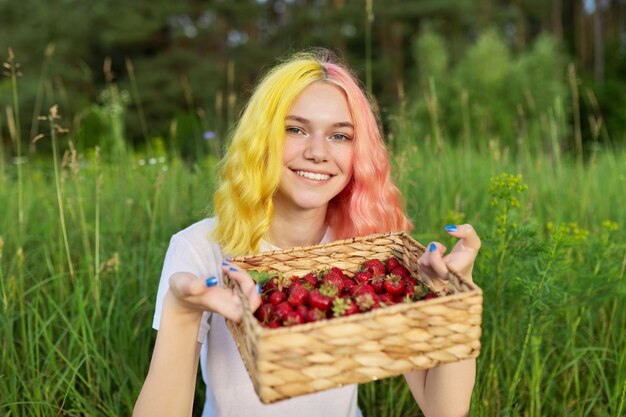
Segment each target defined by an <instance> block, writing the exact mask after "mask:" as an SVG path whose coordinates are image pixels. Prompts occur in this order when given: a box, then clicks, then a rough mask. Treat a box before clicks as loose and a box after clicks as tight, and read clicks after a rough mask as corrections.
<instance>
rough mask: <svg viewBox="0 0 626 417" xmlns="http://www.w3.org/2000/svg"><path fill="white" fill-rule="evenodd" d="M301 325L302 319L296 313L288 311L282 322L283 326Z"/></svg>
mask: <svg viewBox="0 0 626 417" xmlns="http://www.w3.org/2000/svg"><path fill="white" fill-rule="evenodd" d="M302 323H304V317H302V316H301V315H300V313H298V312H297V311H290V312H289V313H287V315H286V316H285V319H284V320H283V326H294V325H296V324H302Z"/></svg>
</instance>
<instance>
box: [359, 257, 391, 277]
mask: <svg viewBox="0 0 626 417" xmlns="http://www.w3.org/2000/svg"><path fill="white" fill-rule="evenodd" d="M363 270H366V271H368V272H369V273H370V274H372V276H376V275H386V274H387V270H386V269H385V265H384V264H383V263H382V261H381V260H380V259H370V260H368V261H365V262H363Z"/></svg>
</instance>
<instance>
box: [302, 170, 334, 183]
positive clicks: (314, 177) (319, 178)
mask: <svg viewBox="0 0 626 417" xmlns="http://www.w3.org/2000/svg"><path fill="white" fill-rule="evenodd" d="M293 172H295V173H296V175H299V176H301V177H304V178H308V179H310V180H315V181H327V180H329V179H330V178H331V177H332V176H331V175H328V174H319V173H316V172H308V171H293Z"/></svg>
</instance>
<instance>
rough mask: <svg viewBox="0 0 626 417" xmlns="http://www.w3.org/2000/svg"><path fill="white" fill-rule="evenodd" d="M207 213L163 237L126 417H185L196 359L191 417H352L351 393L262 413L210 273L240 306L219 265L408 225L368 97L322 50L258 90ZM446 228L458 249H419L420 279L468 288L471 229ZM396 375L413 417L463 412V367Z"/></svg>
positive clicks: (227, 268) (475, 241)
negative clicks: (142, 370)
mask: <svg viewBox="0 0 626 417" xmlns="http://www.w3.org/2000/svg"><path fill="white" fill-rule="evenodd" d="M214 206H215V217H213V218H209V219H204V220H201V221H199V222H198V223H195V224H193V225H191V226H190V227H188V228H186V229H185V230H182V231H181V232H178V233H177V234H175V235H174V236H173V237H172V239H171V241H170V246H169V248H168V251H167V254H166V257H165V262H164V266H163V272H162V274H161V281H160V284H159V290H158V294H157V302H156V311H155V315H154V321H153V327H154V328H155V329H157V330H158V332H157V338H156V344H155V347H154V352H153V356H152V361H151V363H150V369H149V372H148V375H147V377H146V381H145V383H144V386H143V388H142V390H141V393H140V395H139V398H138V400H137V403H136V405H135V410H134V415H135V416H189V415H191V412H192V407H193V399H194V392H195V382H196V372H197V366H198V362H200V364H201V369H202V377H203V380H204V382H205V383H206V400H205V404H204V409H203V414H202V415H203V417H207V416H224V417H236V416H246V417H248V416H255V417H256V416H311V417H313V416H325V417H331V416H342V417H355V416H359V415H361V412H360V410H359V408H358V405H357V386H356V385H352V386H346V387H342V388H338V389H333V390H327V391H322V392H318V393H314V394H309V395H305V396H301V397H296V398H292V399H289V400H285V401H281V402H278V403H274V404H269V405H265V404H263V403H261V402H260V401H259V399H258V397H257V396H256V394H255V392H254V389H253V386H252V383H251V381H250V379H249V377H248V375H247V373H246V370H245V368H244V365H243V362H242V360H241V357H240V356H239V353H238V350H237V348H236V345H235V343H234V341H233V338H232V336H231V335H230V333H229V331H228V329H227V327H226V324H225V321H224V319H225V318H228V319H231V320H235V321H239V320H241V315H242V310H241V300H240V299H239V298H238V297H237V296H236V295H235V294H234V293H233V292H232V291H231V290H229V289H227V288H225V287H223V286H222V276H223V274H227V275H228V276H229V277H230V278H232V279H233V280H235V281H236V282H237V283H238V284H239V286H240V287H241V289H242V291H243V293H244V294H245V296H246V297H247V298H248V301H249V303H250V305H251V307H252V308H253V309H256V308H258V306H259V305H260V303H261V299H260V296H259V294H258V289H257V286H256V284H255V283H254V281H253V280H252V279H251V277H250V276H249V275H248V274H247V273H246V272H245V271H243V270H240V269H239V268H237V267H236V266H233V265H230V264H229V263H228V262H227V261H225V260H226V259H227V258H229V257H232V256H237V255H247V254H251V253H258V252H260V251H268V250H277V249H285V248H291V247H295V246H308V245H315V244H318V243H325V242H328V241H331V240H337V239H347V238H350V237H354V236H363V235H368V234H371V233H381V232H393V231H402V230H404V231H409V230H411V229H412V224H411V222H410V220H409V219H408V218H407V217H406V215H405V214H404V212H403V211H402V208H401V198H400V195H399V192H398V189H397V187H396V186H395V185H394V184H393V183H392V181H391V178H390V172H389V159H388V154H387V151H386V149H385V145H384V142H383V140H382V137H381V134H380V129H379V127H378V123H377V119H376V116H375V114H374V112H373V111H372V106H371V105H370V102H369V100H368V97H367V95H366V94H365V93H364V91H363V89H362V88H361V87H360V85H359V83H358V82H357V80H356V78H355V77H354V76H353V75H352V74H351V72H350V71H349V70H348V69H347V68H346V67H345V66H344V65H343V64H341V63H340V62H339V61H337V60H336V59H335V58H334V57H333V56H332V55H331V54H330V53H328V52H327V51H316V52H312V53H300V54H296V55H294V56H293V57H292V58H291V59H289V60H287V61H285V62H283V63H281V64H279V65H278V66H276V67H275V68H274V69H272V70H271V71H270V72H269V73H268V74H267V75H266V76H265V77H264V78H263V79H262V80H261V82H260V83H259V85H258V86H257V88H256V90H255V92H254V94H253V95H252V97H251V98H250V101H249V102H248V104H247V106H246V108H245V110H244V112H243V113H242V116H241V118H240V120H239V122H238V124H237V126H236V129H235V130H234V132H233V134H232V137H231V140H230V145H229V148H228V151H227V152H226V155H225V157H224V160H223V161H222V163H221V165H220V185H219V188H218V190H217V191H216V193H215V205H214ZM446 230H447V231H448V233H450V234H451V235H452V236H455V237H457V238H459V239H460V240H459V242H458V243H457V245H455V247H454V248H453V249H452V251H451V252H450V253H449V254H448V255H445V256H444V253H445V251H446V248H445V247H444V246H443V245H441V244H440V243H437V242H433V243H431V244H430V245H429V250H428V251H427V252H426V253H425V254H424V255H423V256H422V257H421V258H420V260H419V267H420V273H421V274H425V275H427V276H428V277H430V278H431V279H433V280H436V279H444V278H443V277H446V276H447V273H448V270H449V268H450V269H454V270H455V271H457V272H459V273H460V274H461V275H463V276H464V277H465V278H466V279H470V280H471V273H472V267H473V264H474V259H475V257H476V254H477V252H478V249H479V248H480V240H479V238H478V236H477V235H476V233H475V232H474V230H473V228H472V227H471V226H470V225H459V226H448V227H447V228H446ZM405 378H406V380H407V383H408V384H409V388H410V389H411V392H412V393H413V396H414V397H415V400H416V401H417V402H418V404H419V406H420V408H421V409H422V410H423V412H424V414H425V415H426V416H463V415H467V413H468V410H469V402H470V398H471V393H472V389H473V385H474V378H475V360H473V359H471V360H465V361H461V362H456V363H452V364H446V365H442V366H440V367H437V368H432V369H429V370H421V371H413V372H409V373H407V374H405Z"/></svg>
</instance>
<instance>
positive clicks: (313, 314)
mask: <svg viewBox="0 0 626 417" xmlns="http://www.w3.org/2000/svg"><path fill="white" fill-rule="evenodd" d="M326 317H327V312H326V311H322V310H319V309H317V308H312V309H310V310H309V315H308V317H307V318H306V319H307V321H308V322H312V321H320V320H325V319H326Z"/></svg>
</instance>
